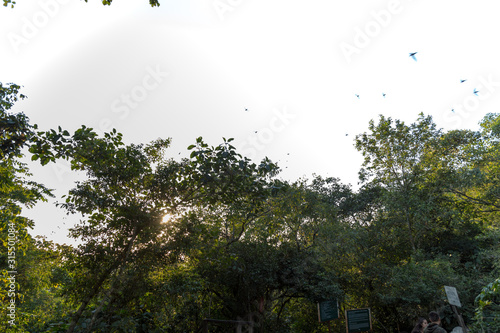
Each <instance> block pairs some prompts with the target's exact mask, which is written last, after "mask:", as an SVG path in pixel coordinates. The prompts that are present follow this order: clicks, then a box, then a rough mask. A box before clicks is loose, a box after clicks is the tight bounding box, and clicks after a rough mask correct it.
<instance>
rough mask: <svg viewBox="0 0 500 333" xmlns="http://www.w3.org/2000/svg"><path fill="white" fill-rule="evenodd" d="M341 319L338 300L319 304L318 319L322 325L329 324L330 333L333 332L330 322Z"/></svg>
mask: <svg viewBox="0 0 500 333" xmlns="http://www.w3.org/2000/svg"><path fill="white" fill-rule="evenodd" d="M338 318H339V303H338V302H337V300H329V301H321V302H318V319H319V322H320V323H323V322H327V323H328V332H331V331H332V329H331V327H330V320H333V319H338Z"/></svg>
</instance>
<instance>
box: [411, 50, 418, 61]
mask: <svg viewBox="0 0 500 333" xmlns="http://www.w3.org/2000/svg"><path fill="white" fill-rule="evenodd" d="M415 54H417V52H412V53H410V57H412V58H413V60H415V61H417V57H415Z"/></svg>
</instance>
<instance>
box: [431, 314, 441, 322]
mask: <svg viewBox="0 0 500 333" xmlns="http://www.w3.org/2000/svg"><path fill="white" fill-rule="evenodd" d="M429 319H430V321H431V322H433V323H438V324H439V323H440V322H441V317H439V313H437V312H436V311H431V312H429Z"/></svg>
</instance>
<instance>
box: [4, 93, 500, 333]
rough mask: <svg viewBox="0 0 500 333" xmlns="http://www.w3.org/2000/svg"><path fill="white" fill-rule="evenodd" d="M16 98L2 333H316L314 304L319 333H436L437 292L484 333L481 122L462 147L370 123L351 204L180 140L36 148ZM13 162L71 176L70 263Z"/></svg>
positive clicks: (315, 183) (335, 186) (490, 119)
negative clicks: (61, 169) (331, 309)
mask: <svg viewBox="0 0 500 333" xmlns="http://www.w3.org/2000/svg"><path fill="white" fill-rule="evenodd" d="M19 89H20V87H19V86H17V85H15V84H8V85H5V86H2V85H0V103H1V104H0V112H1V114H0V128H1V137H0V149H1V152H0V154H1V164H0V178H1V179H0V182H1V183H0V189H1V190H0V206H1V207H2V209H1V213H0V219H1V227H2V236H1V239H2V242H0V246H1V247H2V251H1V254H0V256H1V257H0V262H1V263H2V281H3V282H4V283H3V288H2V289H0V293H1V297H2V301H3V305H4V306H3V311H2V313H1V314H0V318H1V324H0V327H1V330H2V331H4V332H172V333H173V332H179V333H180V332H196V331H197V330H198V329H199V328H200V327H201V325H202V323H203V319H205V318H212V319H225V320H243V321H253V322H254V327H253V332H273V333H278V332H328V329H327V327H326V326H325V325H324V324H321V323H319V322H318V314H317V302H318V301H320V300H330V299H337V300H338V301H339V305H340V310H341V311H340V318H339V319H338V320H335V321H333V322H332V330H333V332H344V331H345V320H344V310H347V309H355V308H365V307H369V308H370V309H371V313H372V321H373V330H374V332H400V331H408V332H409V331H410V330H411V328H412V327H413V325H414V322H415V320H416V319H417V318H418V317H419V316H426V315H427V313H428V312H429V311H431V310H435V311H439V312H440V313H441V314H442V317H443V326H444V327H445V328H446V329H447V330H448V331H450V330H451V329H452V328H453V327H455V326H458V323H457V320H456V318H454V315H453V312H452V310H451V308H450V305H449V304H448V302H447V299H446V295H445V293H444V289H443V286H445V285H447V286H454V287H456V288H457V290H458V293H459V296H460V300H461V303H462V308H461V309H460V311H461V313H462V314H463V317H464V319H465V322H466V323H467V325H468V326H469V328H471V329H472V330H473V332H498V331H500V324H499V322H500V310H499V298H500V296H499V294H500V288H499V287H500V286H499V285H500V280H499V276H500V274H499V273H500V260H499V258H500V249H499V246H500V234H499V228H498V227H499V211H500V163H499V162H500V150H499V145H500V141H499V140H500V116H498V115H497V114H489V115H487V116H486V117H485V118H484V119H483V120H482V122H481V129H480V131H472V130H454V131H448V132H444V131H442V130H440V129H438V128H437V127H436V124H434V122H433V120H432V118H431V117H429V116H425V115H423V114H421V115H419V117H418V118H417V119H416V121H415V123H412V124H409V125H407V124H405V123H403V122H401V121H399V120H393V119H391V118H386V117H384V116H380V117H379V118H378V119H377V120H376V121H371V122H370V123H369V125H368V130H367V132H365V133H363V134H360V135H358V136H357V137H356V143H355V145H356V148H357V150H358V151H359V152H360V153H361V154H362V155H363V156H364V163H363V165H362V168H361V170H360V173H359V181H360V185H361V187H360V188H359V190H356V191H354V190H353V189H352V188H351V187H350V186H349V185H346V184H342V183H341V181H340V180H339V179H336V178H323V177H321V176H315V177H314V178H312V179H298V180H296V181H293V182H292V181H284V180H282V179H280V178H279V167H278V165H276V164H275V163H273V162H272V161H270V160H268V159H264V160H263V161H261V162H258V163H256V162H254V161H251V160H249V159H247V158H245V157H242V156H241V155H239V154H238V152H237V151H236V149H235V148H234V147H233V146H232V139H227V140H226V139H223V142H222V143H221V144H220V145H217V146H209V145H208V144H206V143H205V142H204V141H203V139H202V138H198V139H197V140H196V142H195V144H193V145H192V146H190V147H188V149H189V150H190V151H191V155H190V158H189V159H182V160H175V159H172V158H170V157H168V156H170V154H169V150H168V147H169V145H170V139H158V140H156V141H153V142H150V143H147V144H131V145H126V144H124V143H123V141H122V135H121V134H120V133H117V132H116V131H112V132H111V133H106V134H105V135H104V136H102V137H101V136H99V135H97V134H96V133H95V132H94V131H93V130H92V129H91V128H87V127H85V126H82V127H81V128H80V129H78V130H77V131H75V132H74V133H73V134H71V133H69V132H68V131H66V130H64V129H62V128H60V127H59V128H57V129H51V130H48V131H47V130H41V129H38V128H37V127H36V125H31V124H30V123H29V120H28V118H27V117H25V116H24V115H23V114H22V113H16V114H14V113H12V112H10V111H9V110H10V109H11V107H12V106H13V105H14V104H15V102H16V101H17V100H18V99H19V98H24V96H23V95H22V94H20V92H19ZM23 154H24V155H27V156H28V157H30V158H31V159H32V160H36V161H39V162H40V163H41V164H42V165H47V164H49V163H51V162H54V161H56V160H57V159H67V160H69V161H70V163H71V168H72V169H73V170H80V171H82V172H85V174H86V175H87V178H86V180H84V181H81V182H79V183H76V184H75V186H74V188H73V189H72V190H71V191H70V192H69V193H68V194H67V195H66V196H65V198H64V199H63V201H62V203H60V206H61V208H62V209H65V210H67V212H68V213H71V214H80V215H81V216H83V217H82V218H81V222H80V223H79V224H77V225H75V226H74V227H73V228H71V229H70V231H69V233H70V236H71V237H73V238H75V239H77V240H79V242H80V244H81V245H79V246H77V247H71V246H67V245H60V244H56V243H54V242H52V241H49V240H47V239H45V238H42V237H32V236H31V235H30V233H29V229H30V228H31V227H33V225H34V224H35V223H36V222H37V221H36V220H35V221H32V220H29V219H27V218H24V217H22V214H21V208H22V207H23V206H26V207H31V206H33V205H34V204H35V203H36V202H38V201H41V200H46V198H48V197H50V196H51V195H52V194H51V191H50V190H49V189H47V188H46V187H45V186H44V185H43V184H40V183H39V182H37V181H36V179H35V180H34V181H33V180H31V178H30V177H29V176H30V174H29V170H28V167H27V165H26V164H23V163H22V162H21V157H22V156H23ZM343 163H346V162H345V161H344V162H343ZM9 226H10V232H11V231H12V228H15V229H16V232H17V239H18V241H17V243H16V246H15V250H16V251H15V252H16V255H15V256H16V269H17V275H16V281H15V283H16V294H15V301H16V303H15V305H16V311H15V324H16V326H12V325H10V324H9V320H10V321H11V323H12V317H9V316H8V314H9V311H8V310H7V309H6V308H7V306H8V305H9V304H10V300H11V299H12V298H11V295H9V291H10V289H9V285H10V280H9V277H10V275H9V273H8V271H9V269H8V267H9V263H10V262H9V259H10V258H9V255H8V252H9V251H10V250H9V245H8V242H7V240H8V239H9ZM8 250H9V251H8ZM245 330H247V331H248V328H244V329H243V330H242V331H245ZM234 331H235V327H234V326H223V325H215V324H212V325H211V326H210V332H234Z"/></svg>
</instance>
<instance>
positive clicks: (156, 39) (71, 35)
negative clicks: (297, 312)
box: [0, 0, 500, 242]
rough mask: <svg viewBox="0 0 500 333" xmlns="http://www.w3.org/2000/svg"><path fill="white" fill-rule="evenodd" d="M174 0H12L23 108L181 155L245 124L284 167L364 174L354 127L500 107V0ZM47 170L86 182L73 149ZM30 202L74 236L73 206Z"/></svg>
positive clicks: (6, 52)
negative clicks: (68, 158) (73, 167)
mask: <svg viewBox="0 0 500 333" xmlns="http://www.w3.org/2000/svg"><path fill="white" fill-rule="evenodd" d="M160 3H161V6H160V7H159V8H151V7H150V6H149V3H148V1H146V0H114V2H113V4H112V5H111V6H109V7H108V6H103V5H102V4H101V3H100V2H98V1H93V0H89V3H85V2H83V1H77V0H40V1H27V0H20V1H18V4H17V5H16V6H15V8H14V9H11V8H4V7H2V8H0V29H1V30H0V31H1V38H0V50H1V52H0V82H3V83H8V82H15V83H17V84H21V85H23V86H24V89H23V92H24V93H25V94H26V95H28V99H27V100H26V101H23V102H20V103H18V105H17V107H16V108H15V110H14V111H24V112H25V113H26V114H27V115H28V116H29V117H30V119H31V121H32V123H37V124H39V125H40V127H41V128H45V129H48V128H56V127H57V126H59V125H60V126H61V127H63V128H67V129H70V130H74V129H76V128H78V127H80V126H81V125H82V124H85V125H86V126H90V127H93V128H95V129H96V130H98V131H101V132H102V131H106V130H109V129H111V128H113V127H115V128H116V129H117V130H118V131H120V132H122V133H124V138H125V140H126V141H127V142H135V143H146V142H148V141H150V140H153V139H156V138H158V137H172V139H173V146H172V152H171V154H172V156H173V157H179V155H178V153H179V152H181V156H187V151H186V147H187V146H188V145H189V144H191V143H193V142H194V140H195V138H196V137H198V136H203V137H204V138H205V140H206V141H207V142H208V143H209V144H211V145H217V144H219V143H220V142H221V140H222V137H226V138H229V137H234V138H235V144H236V146H237V147H238V148H239V149H240V152H242V153H244V154H246V155H247V156H249V157H251V158H254V159H256V160H260V159H261V158H262V157H264V156H268V157H270V158H271V159H272V160H273V161H279V162H278V163H279V165H280V166H281V167H282V168H283V172H282V175H281V176H282V177H283V178H285V179H290V180H294V179H297V178H298V177H302V176H306V177H309V178H310V177H311V175H312V174H313V173H316V174H319V175H323V176H334V177H339V178H340V179H341V180H342V181H343V182H344V183H351V184H353V185H354V186H355V185H356V183H357V172H358V170H359V168H360V165H361V154H360V153H359V152H357V151H356V150H355V149H354V147H353V139H354V137H355V135H356V134H359V133H362V132H364V131H366V130H367V126H368V121H369V120H370V119H376V118H378V115H379V114H384V115H386V116H391V117H393V118H398V119H402V120H404V121H406V122H413V121H415V120H416V118H417V115H418V113H419V112H424V113H425V114H430V115H432V116H433V117H434V120H435V122H436V123H437V125H438V127H442V128H444V129H447V130H448V129H454V128H477V123H478V121H479V120H480V119H481V118H482V117H483V116H484V115H485V114H486V113H488V112H498V110H499V104H500V98H499V95H500V94H499V92H500V65H499V62H498V61H499V59H500V47H499V40H500V38H499V33H500V20H499V19H498V14H499V13H500V2H498V1H495V0H484V1H480V0H479V1H464V0H458V1H457V0H453V1H451V0H443V1H430V0H418V1H417V0H414V1H410V0H400V1H397V0H395V1H391V0H385V1H378V0H377V1H374V0H370V1H365V0H363V1H332V0H330V1H326V0H318V1H309V2H306V1H290V0H288V1H284V0H275V1H264V0H197V1H195V0H169V1H162V0H160ZM410 52H417V54H416V58H417V61H414V60H413V59H412V58H411V57H409V53H410ZM462 79H467V81H465V82H463V83H461V82H460V80H462ZM474 89H477V90H478V91H479V92H478V94H477V96H476V95H474V94H473V91H474ZM382 93H385V94H386V96H385V97H383V96H382ZM356 94H359V98H357V97H356ZM245 109H248V111H245ZM451 109H454V110H455V112H451ZM255 131H257V133H255ZM346 134H348V135H347V136H346ZM288 153H289V155H287V154H288ZM33 172H34V173H35V179H36V180H38V181H40V182H42V183H44V184H46V185H47V186H49V187H51V188H55V189H57V192H56V194H58V195H62V194H64V193H65V192H66V191H67V190H68V189H69V188H70V187H71V186H72V181H73V176H72V175H71V173H70V172H68V170H67V167H66V166H65V165H64V163H62V162H61V163H58V165H51V166H49V167H45V168H38V167H34V168H33ZM26 214H27V215H29V216H31V217H32V218H34V219H35V222H36V223H37V227H36V228H35V230H34V234H43V235H46V236H48V237H49V238H50V239H54V240H56V241H58V242H64V241H66V239H65V234H66V231H65V230H64V229H65V227H66V226H67V225H68V224H71V222H69V223H66V222H65V223H66V224H64V225H63V224H62V223H63V220H62V218H63V216H64V213H63V212H62V211H60V210H56V209H54V208H51V206H50V205H40V206H39V207H38V208H37V209H36V210H34V211H31V212H27V213H26ZM70 220H71V218H70V217H68V220H66V221H70ZM58 227H59V228H58Z"/></svg>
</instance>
